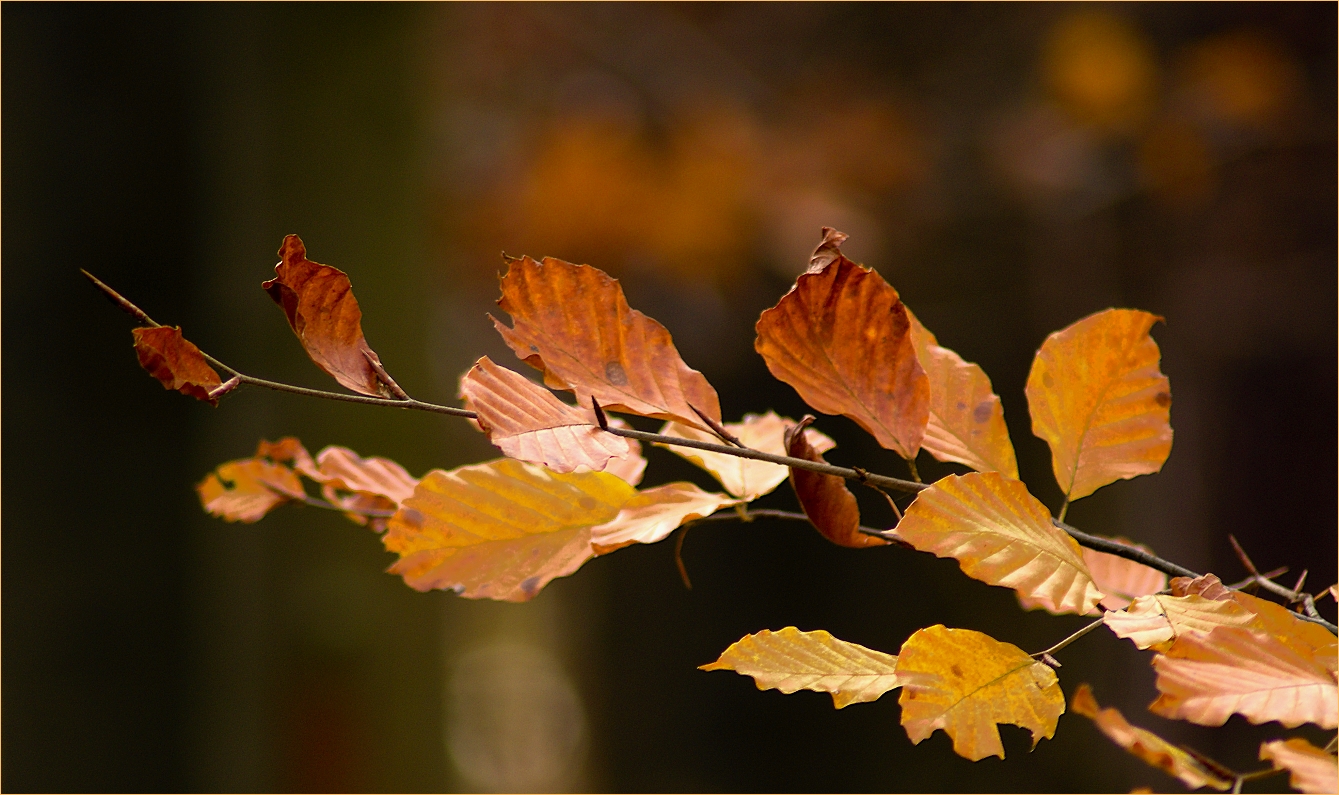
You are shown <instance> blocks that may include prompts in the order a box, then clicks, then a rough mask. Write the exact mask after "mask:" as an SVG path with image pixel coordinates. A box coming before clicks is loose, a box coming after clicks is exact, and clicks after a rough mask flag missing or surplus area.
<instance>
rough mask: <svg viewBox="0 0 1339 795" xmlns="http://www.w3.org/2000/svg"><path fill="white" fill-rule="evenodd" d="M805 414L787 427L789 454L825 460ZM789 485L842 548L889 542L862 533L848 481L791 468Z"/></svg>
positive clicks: (817, 525) (807, 512) (809, 417)
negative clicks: (808, 430)
mask: <svg viewBox="0 0 1339 795" xmlns="http://www.w3.org/2000/svg"><path fill="white" fill-rule="evenodd" d="M813 420H814V418H813V415H806V416H805V417H804V418H803V419H801V420H800V421H799V423H798V424H796V425H793V426H791V427H790V428H788V429H787V430H786V435H785V442H786V455H788V456H790V457H791V458H803V459H805V460H806V461H815V462H819V463H823V456H822V455H820V454H819V453H818V452H817V451H816V450H814V448H813V447H811V446H810V444H809V439H808V437H807V436H806V435H805V434H804V432H803V431H804V429H805V426H807V425H808V424H809V423H811V422H813ZM790 485H791V486H792V487H793V488H794V489H795V496H796V497H797V498H799V500H800V507H801V508H803V509H804V515H805V516H807V517H809V522H810V523H811V524H813V526H814V527H815V528H817V529H818V532H820V533H822V534H823V537H824V538H826V539H827V540H829V541H831V542H832V543H834V544H837V545H840V546H843V547H855V548H857V549H858V548H861V547H877V546H884V545H885V544H887V543H889V542H888V541H885V540H884V539H882V538H878V537H876V536H871V535H866V534H865V533H862V532H860V508H859V506H858V505H856V500H855V495H854V494H852V493H851V490H850V489H848V488H846V481H845V480H844V479H842V478H839V477H837V476H836V475H824V474H821V473H818V472H810V471H809V470H807V469H796V468H794V467H791V468H790Z"/></svg>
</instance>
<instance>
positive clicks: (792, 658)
mask: <svg viewBox="0 0 1339 795" xmlns="http://www.w3.org/2000/svg"><path fill="white" fill-rule="evenodd" d="M896 666H897V658H896V657H894V656H893V655H891V654H884V653H883V652H881V651H874V650H873V649H867V648H865V647H864V646H860V645H857V644H855V643H847V642H846V641H844V640H838V639H836V638H834V637H832V635H830V634H829V633H827V632H825V631H823V630H821V629H819V630H815V631H813V632H801V631H800V630H798V629H796V628H795V627H786V628H785V629H781V630H777V631H776V632H772V631H771V630H767V629H764V630H763V631H762V632H759V633H757V634H755V635H745V636H744V637H742V638H740V639H739V640H738V641H736V642H735V643H732V644H730V648H728V649H726V650H725V651H724V652H722V653H721V657H720V659H718V660H717V661H716V662H714V663H708V664H707V665H699V666H698V669H699V670H703V671H737V672H739V673H741V674H744V675H745V676H751V677H753V681H754V682H756V683H757V685H758V689H759V690H780V691H781V692H782V693H786V694H790V693H794V692H795V691H797V690H814V691H817V692H820V693H831V694H832V703H833V705H834V706H835V707H836V708H837V709H841V708H842V707H845V706H847V705H848V704H857V703H861V702H866V701H874V700H876V699H878V698H879V696H882V695H883V694H884V693H887V692H888V691H889V690H892V689H893V688H895V687H899V686H900V684H901V683H900V682H899V681H898V678H897V674H896V673H895V672H894V671H895V668H896Z"/></svg>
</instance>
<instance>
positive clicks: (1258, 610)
mask: <svg viewBox="0 0 1339 795" xmlns="http://www.w3.org/2000/svg"><path fill="white" fill-rule="evenodd" d="M1171 588H1172V593H1173V594H1177V595H1181V594H1185V595H1192V594H1195V595H1200V596H1203V597H1205V598H1207V599H1214V600H1216V601H1227V602H1232V603H1234V604H1236V605H1237V606H1238V607H1240V608H1242V609H1243V610H1245V611H1246V612H1248V613H1251V614H1252V615H1253V616H1254V617H1253V619H1252V621H1251V622H1250V623H1249V624H1247V625H1246V627H1247V628H1248V629H1253V630H1257V631H1260V632H1267V633H1269V634H1270V635H1272V636H1273V637H1274V638H1275V639H1277V640H1279V641H1280V642H1282V643H1283V644H1284V645H1285V646H1289V647H1290V648H1292V649H1293V651H1296V652H1297V653H1298V654H1300V655H1302V656H1303V657H1308V658H1310V659H1313V660H1315V661H1316V662H1317V663H1318V664H1319V665H1320V666H1321V667H1323V668H1325V669H1326V670H1328V671H1334V670H1335V668H1336V653H1337V652H1339V649H1337V648H1336V642H1335V641H1336V638H1335V636H1334V635H1333V634H1332V633H1331V632H1330V631H1329V630H1327V629H1325V628H1324V627H1322V626H1320V625H1319V624H1313V623H1311V622H1310V621H1303V620H1302V619H1301V618H1298V617H1297V614H1295V613H1293V612H1292V611H1291V610H1288V609H1287V608H1285V607H1283V606H1282V605H1279V604H1276V603H1274V602H1271V601H1269V600H1267V599H1261V598H1260V597H1258V596H1252V595H1251V594H1248V593H1244V592H1242V591H1233V590H1231V589H1229V588H1226V587H1224V586H1223V584H1222V583H1221V582H1220V581H1219V580H1218V577H1216V576H1215V575H1213V574H1205V575H1204V576H1202V577H1197V578H1195V579H1193V580H1192V579H1190V578H1188V577H1176V578H1173V579H1172V582H1171Z"/></svg>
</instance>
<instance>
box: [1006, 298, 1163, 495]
mask: <svg viewBox="0 0 1339 795" xmlns="http://www.w3.org/2000/svg"><path fill="white" fill-rule="evenodd" d="M1160 319H1161V318H1159V317H1158V316H1157V315H1151V314H1149V313H1148V312H1141V311H1138V310H1135V309H1106V310H1103V311H1101V312H1098V313H1097V314H1095V315H1090V316H1088V317H1086V318H1084V319H1083V320H1080V321H1078V322H1077V323H1075V324H1073V325H1071V326H1069V327H1068V328H1065V329H1062V330H1060V331H1057V332H1055V333H1054V334H1052V335H1050V336H1049V337H1047V338H1046V341H1045V342H1043V343H1042V346H1041V350H1039V351H1037V356H1036V358H1035V359H1033V361H1032V371H1031V372H1030V373H1029V374H1028V380H1027V399H1028V409H1029V410H1030V411H1031V413H1032V432H1033V433H1035V434H1036V435H1037V436H1039V437H1041V438H1042V439H1045V440H1046V442H1047V443H1048V444H1050V446H1051V468H1052V469H1053V470H1054V472H1055V479H1056V482H1058V483H1059V484H1060V489H1061V491H1063V492H1064V493H1065V496H1066V498H1067V499H1069V500H1077V499H1079V498H1080V497H1086V496H1088V495H1089V494H1092V493H1093V492H1094V491H1097V490H1098V489H1100V488H1101V487H1103V486H1105V485H1107V484H1108V483H1112V482H1114V481H1116V480H1119V479H1121V478H1132V477H1135V476H1136V475H1147V474H1150V473H1153V472H1157V471H1158V470H1160V469H1162V464H1163V462H1164V461H1166V460H1167V455H1168V454H1169V453H1170V452H1171V450H1172V426H1171V422H1170V411H1171V405H1172V393H1171V387H1170V386H1169V382H1168V380H1167V376H1165V375H1163V374H1162V373H1161V372H1160V371H1159V370H1158V361H1159V358H1160V356H1161V354H1160V353H1159V351H1158V344H1157V343H1156V342H1154V341H1153V337H1151V336H1150V335H1149V329H1151V328H1152V327H1153V324H1154V323H1155V322H1157V321H1158V320H1160Z"/></svg>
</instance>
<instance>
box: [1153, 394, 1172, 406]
mask: <svg viewBox="0 0 1339 795" xmlns="http://www.w3.org/2000/svg"><path fill="white" fill-rule="evenodd" d="M1153 402H1154V403H1157V404H1158V405H1159V406H1161V407H1163V408H1167V407H1168V406H1170V405H1172V396H1171V395H1169V394H1167V393H1166V392H1159V393H1158V394H1157V395H1155V396H1154V397H1153Z"/></svg>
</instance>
